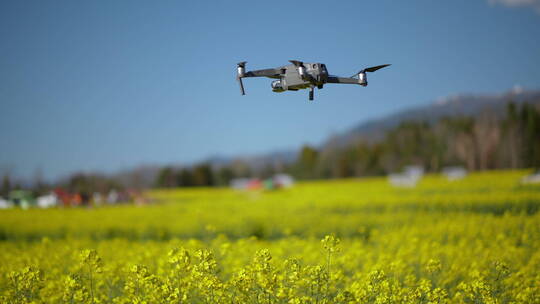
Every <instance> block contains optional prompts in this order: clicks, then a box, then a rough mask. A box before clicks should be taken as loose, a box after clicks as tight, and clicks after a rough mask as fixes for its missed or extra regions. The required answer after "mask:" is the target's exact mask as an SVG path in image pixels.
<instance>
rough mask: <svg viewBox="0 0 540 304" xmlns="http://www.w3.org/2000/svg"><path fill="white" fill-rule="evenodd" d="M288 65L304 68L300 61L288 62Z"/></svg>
mask: <svg viewBox="0 0 540 304" xmlns="http://www.w3.org/2000/svg"><path fill="white" fill-rule="evenodd" d="M289 62H290V63H292V64H294V66H295V67H297V68H298V67H303V66H304V63H303V62H302V61H298V60H289Z"/></svg>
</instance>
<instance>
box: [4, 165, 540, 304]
mask: <svg viewBox="0 0 540 304" xmlns="http://www.w3.org/2000/svg"><path fill="white" fill-rule="evenodd" d="M527 173H528V172H527V171H498V172H483V173H474V174H470V175H469V176H467V177H466V178H464V179H462V180H458V181H452V182H450V181H447V180H446V179H445V178H444V177H443V176H439V175H428V176H427V177H425V178H424V179H422V181H421V182H420V183H419V184H418V186H417V187H415V188H411V189H399V188H392V187H391V186H390V185H389V184H388V183H387V181H386V179H384V178H364V179H348V180H335V181H314V182H303V183H299V184H297V185H296V186H295V187H293V188H291V189H284V190H276V191H267V192H238V191H234V190H231V189H210V188H198V189H178V190H176V189H175V190H153V191H150V192H149V193H148V195H149V196H151V197H153V198H154V201H155V203H154V204H153V205H149V206H127V205H124V206H115V207H102V208H90V209H48V210H26V211H23V210H2V211H0V261H1V263H0V275H1V277H0V302H1V303H540V250H539V249H540V214H539V212H538V211H539V207H540V187H539V186H538V185H536V186H535V185H521V184H520V179H521V177H522V176H524V175H525V174H527Z"/></svg>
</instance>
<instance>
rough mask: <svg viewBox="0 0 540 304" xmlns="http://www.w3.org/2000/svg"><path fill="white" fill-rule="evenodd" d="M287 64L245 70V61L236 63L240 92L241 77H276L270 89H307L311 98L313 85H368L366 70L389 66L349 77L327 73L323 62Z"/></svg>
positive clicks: (283, 90) (363, 71) (293, 62)
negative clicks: (270, 67)
mask: <svg viewBox="0 0 540 304" xmlns="http://www.w3.org/2000/svg"><path fill="white" fill-rule="evenodd" d="M289 62H290V63H292V64H289V65H285V66H282V67H278V68H274V69H263V70H254V71H248V72H246V63H247V62H246V61H242V62H239V63H238V64H237V72H238V74H237V76H236V80H238V83H239V84H240V93H242V95H246V92H245V90H244V84H243V83H242V78H246V77H268V78H273V79H277V80H274V81H272V91H274V92H276V93H281V92H285V91H298V90H301V89H309V100H313V95H314V91H315V87H317V88H318V89H322V88H323V86H324V85H325V84H327V83H345V84H359V85H361V86H363V87H366V86H367V85H368V82H367V75H366V73H367V72H375V71H377V70H379V69H382V68H385V67H387V66H390V64H383V65H378V66H374V67H370V68H367V69H363V70H361V71H359V72H358V73H356V74H354V75H352V76H351V77H339V76H334V75H329V74H328V70H327V69H326V65H324V64H323V63H304V62H302V61H298V60H289Z"/></svg>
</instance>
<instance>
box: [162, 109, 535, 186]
mask: <svg viewBox="0 0 540 304" xmlns="http://www.w3.org/2000/svg"><path fill="white" fill-rule="evenodd" d="M407 165H419V166H422V167H423V168H424V169H425V170H426V171H428V172H437V171H440V170H441V169H442V168H443V167H447V166H462V167H465V168H466V169H468V170H470V171H475V170H488V169H508V168H531V167H533V168H540V110H539V109H537V108H535V106H533V105H530V104H527V103H522V104H516V103H508V105H507V108H506V114H505V115H504V116H503V118H500V115H497V113H495V112H491V111H489V110H486V111H483V112H482V113H480V115H478V116H457V117H446V118H443V119H440V120H438V121H436V122H433V123H428V122H425V121H406V122H403V123H401V124H400V125H398V126H397V127H395V128H393V129H390V130H389V131H388V132H386V134H385V136H384V138H383V139H382V140H378V141H362V140H360V141H356V142H352V143H350V144H348V145H345V146H342V147H323V148H317V147H312V146H307V145H306V146H304V147H303V148H302V149H301V150H300V151H299V153H298V157H297V158H296V161H294V162H292V163H285V164H284V163H278V164H257V165H256V166H254V165H253V164H249V163H247V162H246V163H243V162H242V161H236V162H233V163H231V164H228V165H221V166H212V165H211V164H209V163H201V164H198V165H196V166H194V167H192V168H188V167H186V168H179V169H175V168H174V167H165V168H163V169H161V170H160V172H159V174H158V176H157V178H156V183H155V186H156V187H186V186H216V185H218V186H220V185H227V184H228V183H229V182H230V180H231V179H233V178H240V177H258V178H267V177H270V176H272V175H273V174H275V173H282V172H283V173H289V174H291V175H292V176H294V177H295V178H298V179H328V178H343V177H355V176H357V177H358V176H374V175H384V174H387V173H391V172H396V171H399V170H401V169H402V168H403V167H404V166H407Z"/></svg>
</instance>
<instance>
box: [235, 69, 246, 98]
mask: <svg viewBox="0 0 540 304" xmlns="http://www.w3.org/2000/svg"><path fill="white" fill-rule="evenodd" d="M246 63H247V62H246V61H242V62H239V63H237V67H236V71H237V75H236V80H238V83H239V84H240V93H241V94H242V95H246V92H245V91H244V84H243V83H242V77H244V75H245V73H246Z"/></svg>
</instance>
